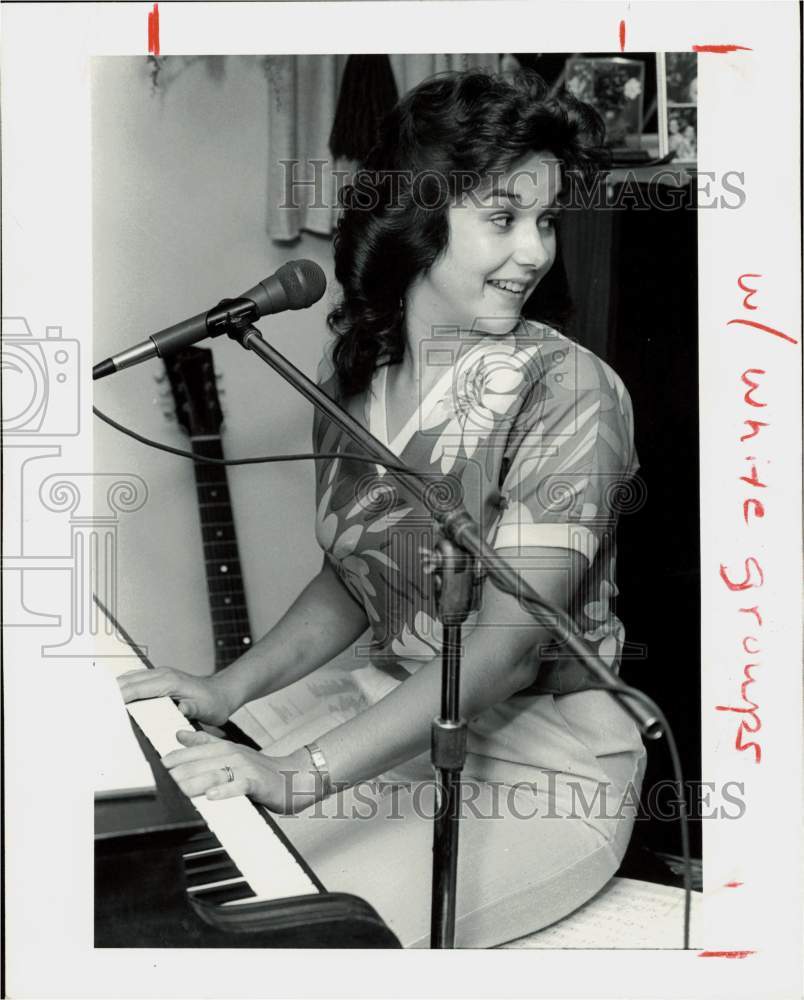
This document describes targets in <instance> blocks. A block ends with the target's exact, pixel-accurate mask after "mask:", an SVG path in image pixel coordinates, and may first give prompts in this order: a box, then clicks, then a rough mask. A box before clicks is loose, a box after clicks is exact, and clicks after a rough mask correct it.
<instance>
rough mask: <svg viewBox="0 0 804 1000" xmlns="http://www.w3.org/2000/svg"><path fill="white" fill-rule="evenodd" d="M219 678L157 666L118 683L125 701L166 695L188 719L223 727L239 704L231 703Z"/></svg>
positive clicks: (133, 671) (125, 675) (130, 674)
mask: <svg viewBox="0 0 804 1000" xmlns="http://www.w3.org/2000/svg"><path fill="white" fill-rule="evenodd" d="M220 677H221V674H216V675H214V676H213V677H195V676H194V675H193V674H186V673H184V671H183V670H174V669H173V668H172V667H158V668H157V669H156V670H131V671H129V672H128V673H125V674H121V675H120V676H119V677H118V678H117V680H118V683H119V684H120V693H121V694H122V695H123V701H125V702H129V701H140V700H142V699H143V698H162V697H164V696H165V695H167V696H169V697H171V698H176V699H177V700H178V702H179V711H180V712H181V713H182V715H186V716H187V718H188V719H198V721H199V722H207V723H209V724H210V725H213V726H222V725H223V723H224V722H226V720H227V719H228V718H229V716H230V715H231V714H232V712H234V711H235V709H237V708H239V705H232V704H230V701H229V699H228V698H227V696H226V693H225V691H224V689H223V687H222V686H221V683H220V680H219V678H220Z"/></svg>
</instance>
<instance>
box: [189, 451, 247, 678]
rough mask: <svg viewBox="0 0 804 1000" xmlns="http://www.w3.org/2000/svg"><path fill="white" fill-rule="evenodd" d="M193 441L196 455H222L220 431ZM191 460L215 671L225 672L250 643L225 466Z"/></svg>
mask: <svg viewBox="0 0 804 1000" xmlns="http://www.w3.org/2000/svg"><path fill="white" fill-rule="evenodd" d="M191 442H192V450H193V454H195V455H203V456H204V457H205V458H223V446H222V444H221V439H220V437H219V436H218V435H208V436H207V435H205V436H204V437H193V438H191ZM193 464H194V466H195V484H196V491H197V493H198V511H199V515H200V518H201V535H202V538H203V542H204V567H205V569H206V578H207V591H208V594H209V607H210V612H211V614H212V634H213V639H214V642H215V669H216V670H221V669H222V668H223V667H225V666H228V664H230V663H231V662H232V660H235V659H237V657H238V656H240V655H241V654H242V653H244V652H245V651H246V650H247V649H248V647H249V646H250V645H251V640H252V635H251V625H250V623H249V616H248V606H247V604H246V592H245V589H244V586H243V571H242V568H241V565H240V553H239V551H238V547H237V535H236V533H235V525H234V517H233V515H232V502H231V497H230V495H229V481H228V479H227V476H226V466H225V465H209V464H208V463H206V462H194V463H193Z"/></svg>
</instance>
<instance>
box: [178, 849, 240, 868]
mask: <svg viewBox="0 0 804 1000" xmlns="http://www.w3.org/2000/svg"><path fill="white" fill-rule="evenodd" d="M229 860H231V859H230V858H229V855H228V854H227V853H226V851H225V850H224V849H223V848H222V847H220V848H218V849H216V850H211V851H204V852H203V853H201V854H185V855H184V870H185V871H187V872H194V871H197V870H198V869H199V868H208V867H209V866H210V865H219V864H221V863H222V862H224V861H229Z"/></svg>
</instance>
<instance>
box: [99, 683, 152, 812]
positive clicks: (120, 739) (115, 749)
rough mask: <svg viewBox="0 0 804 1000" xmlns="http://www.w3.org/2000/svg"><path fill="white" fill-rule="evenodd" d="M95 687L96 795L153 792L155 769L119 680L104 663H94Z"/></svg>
mask: <svg viewBox="0 0 804 1000" xmlns="http://www.w3.org/2000/svg"><path fill="white" fill-rule="evenodd" d="M92 688H93V712H92V724H93V727H94V728H95V732H96V733H97V739H98V744H97V756H96V758H95V767H96V771H95V796H96V798H100V797H106V796H112V795H138V794H143V793H148V792H154V791H155V788H156V784H155V782H154V776H153V772H152V771H151V768H150V767H149V765H148V761H147V760H146V759H145V755H144V754H143V752H142V750H141V748H140V745H139V743H138V742H137V737H136V736H135V735H134V732H133V730H132V728H131V723H130V722H129V718H128V712H127V711H126V707H125V705H124V703H123V699H122V698H121V696H120V689H119V687H118V685H117V681H116V679H115V677H114V675H113V673H112V672H111V671H110V670H108V669H106V668H105V667H104V666H103V665H102V664H101V663H96V664H95V666H93V669H92Z"/></svg>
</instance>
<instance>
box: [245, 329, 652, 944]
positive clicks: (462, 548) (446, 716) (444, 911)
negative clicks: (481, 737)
mask: <svg viewBox="0 0 804 1000" xmlns="http://www.w3.org/2000/svg"><path fill="white" fill-rule="evenodd" d="M228 336H229V337H231V339H232V340H235V341H237V343H239V344H240V345H241V346H242V347H245V348H246V349H247V350H249V351H252V352H253V353H254V354H256V355H257V356H258V357H260V358H261V359H262V360H263V361H264V362H265V363H266V364H268V365H269V366H270V367H271V368H273V369H274V371H276V372H277V373H278V374H279V375H281V376H282V378H284V379H285V380H286V381H288V382H290V384H291V385H292V386H294V387H295V388H296V389H297V390H298V391H299V392H300V393H301V394H302V396H304V397H305V399H307V400H309V401H310V402H311V403H312V404H313V406H315V407H316V408H317V409H319V410H321V411H322V412H323V413H325V414H326V415H327V416H328V417H329V419H330V420H331V421H332V422H333V423H334V424H335V425H336V426H337V427H339V428H340V429H341V430H342V431H344V433H346V434H347V435H348V436H349V437H350V438H351V439H352V440H353V441H354V442H355V443H356V444H358V445H359V446H360V447H361V448H362V449H363V450H364V451H365V453H366V454H367V456H368V457H369V458H371V459H374V460H376V461H377V463H378V464H382V465H385V466H388V467H389V468H388V474H389V475H393V476H395V477H396V478H397V479H399V480H401V481H402V482H403V483H404V485H405V487H406V488H407V489H408V490H409V491H410V492H411V493H412V494H413V495H414V496H415V497H416V499H417V500H418V501H419V502H420V503H421V504H422V505H423V506H424V507H425V509H426V510H427V511H428V512H429V513H430V515H431V516H432V518H433V519H434V521H435V522H436V524H437V525H438V527H439V529H440V531H441V535H442V538H441V539H440V540H439V543H438V544H437V546H436V553H435V564H436V565H435V568H436V572H437V573H438V574H439V575H440V577H441V587H440V588H439V590H440V592H439V612H440V614H441V616H442V621H443V624H444V643H443V649H442V689H441V715H440V717H439V718H437V719H435V720H434V722H433V727H432V753H433V766H434V767H435V769H436V774H437V776H438V779H439V780H438V789H437V790H438V799H439V801H438V803H437V808H436V818H435V825H434V837H433V895H432V918H431V947H433V948H451V947H453V945H454V934H455V895H456V874H457V850H458V820H459V818H460V815H459V811H458V808H457V807H458V804H459V796H458V792H459V789H460V772H461V770H462V768H463V762H464V759H465V752H466V723H465V721H463V720H462V719H461V718H460V713H459V684H460V647H461V625H462V623H463V621H464V620H465V619H466V616H467V614H468V612H469V609H470V606H471V600H472V594H473V587H474V584H475V583H476V582H477V580H478V574H477V572H476V566H478V565H479V566H482V567H483V571H484V573H485V574H486V575H487V576H488V577H489V578H490V579H491V580H492V582H493V583H494V584H495V586H497V587H498V588H499V589H500V590H502V591H503V592H504V593H507V594H511V595H513V596H515V597H516V598H517V599H518V600H519V601H520V603H523V604H525V605H526V606H527V608H528V610H529V611H530V613H531V614H532V615H533V616H534V618H535V619H536V621H537V622H538V624H540V625H542V626H544V627H546V628H548V629H549V630H550V631H551V632H552V633H553V634H554V635H556V636H557V637H558V638H559V640H561V641H562V642H564V643H566V645H567V647H568V649H569V651H570V653H571V654H572V655H574V656H576V657H577V658H578V659H579V660H580V661H581V662H582V663H583V664H584V665H585V666H586V668H587V669H588V670H589V672H590V673H591V674H592V676H593V677H594V678H595V679H596V681H597V682H598V684H599V685H601V686H605V687H606V688H607V689H608V690H609V693H610V694H611V695H612V696H614V697H615V698H617V699H618V701H619V702H620V704H621V706H622V707H623V708H624V709H625V711H626V712H628V714H629V715H630V716H631V717H632V718H633V719H634V721H635V722H636V724H637V725H638V726H639V728H640V731H641V732H642V734H643V736H645V737H646V738H647V739H658V738H659V737H660V736H661V735H662V727H661V724H660V722H659V719H658V717H657V716H656V715H655V714H654V713H652V712H651V711H650V710H649V709H648V708H646V707H645V706H644V705H643V704H642V702H641V701H639V700H637V699H636V698H633V697H630V696H629V694H628V688H627V687H626V686H625V685H624V684H623V683H622V681H620V680H619V678H618V677H617V675H616V674H614V673H613V672H612V671H611V670H609V668H608V667H607V666H606V665H605V664H604V663H603V661H602V660H601V659H600V658H599V657H598V656H597V655H596V654H595V653H594V652H593V651H592V650H591V649H590V648H589V647H588V646H587V644H586V642H585V641H584V640H583V639H582V638H581V637H580V636H579V635H578V634H577V631H576V630H575V629H574V627H573V623H572V620H571V619H570V617H569V615H567V614H566V612H564V611H562V610H561V609H560V608H557V607H554V606H553V605H551V604H549V603H548V602H547V601H545V600H543V599H542V598H541V597H540V596H539V595H538V594H537V593H536V591H535V590H534V589H533V588H532V587H531V586H530V585H529V584H528V583H527V581H525V580H523V579H522V578H521V577H520V576H519V574H518V573H517V572H516V571H515V570H514V569H513V567H511V566H509V565H508V563H506V562H505V560H504V559H501V558H500V557H499V556H498V555H497V554H496V553H495V552H494V550H493V549H492V548H491V547H490V546H489V545H488V543H487V542H486V541H485V540H484V539H483V538H482V536H481V534H480V531H479V529H478V526H477V525H476V524H475V522H474V521H473V520H472V518H471V517H470V515H469V514H468V513H467V511H466V510H464V509H463V507H460V506H459V507H456V508H454V509H452V510H449V511H444V510H441V509H439V508H438V507H437V505H436V504H435V503H434V501H433V500H432V498H431V496H430V494H429V493H427V492H426V491H425V489H424V487H423V485H422V483H421V481H420V479H419V476H418V473H416V472H414V471H413V470H412V469H407V468H405V467H404V463H403V462H401V461H400V459H399V457H398V456H397V455H395V454H394V453H393V452H392V451H391V450H390V449H389V448H386V446H385V445H383V444H382V443H381V442H380V441H378V440H377V438H375V437H374V435H373V434H371V433H370V432H369V431H367V430H366V428H365V427H363V426H362V425H361V424H359V423H358V422H357V421H356V420H355V419H354V418H353V417H352V416H351V415H350V414H349V413H347V412H346V411H345V410H343V409H342V408H341V407H340V406H338V404H337V403H335V402H333V401H332V400H331V399H330V398H329V396H327V395H326V393H324V392H323V391H322V390H321V389H320V388H319V387H318V386H317V385H316V384H315V383H314V382H312V381H311V380H310V379H308V378H307V376H306V375H304V374H303V373H302V372H301V371H299V369H298V368H296V367H295V365H293V364H292V363H291V362H290V361H288V360H287V358H285V357H283V356H282V355H281V354H280V353H279V351H277V350H276V349H275V348H273V347H272V346H271V345H270V344H269V343H267V342H266V341H265V340H264V339H263V337H262V334H261V333H260V331H259V330H257V329H256V327H254V326H252V325H251V324H250V323H248V322H243V323H241V324H236V323H235V324H233V325H232V328H231V329H230V330H229V331H228Z"/></svg>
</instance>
